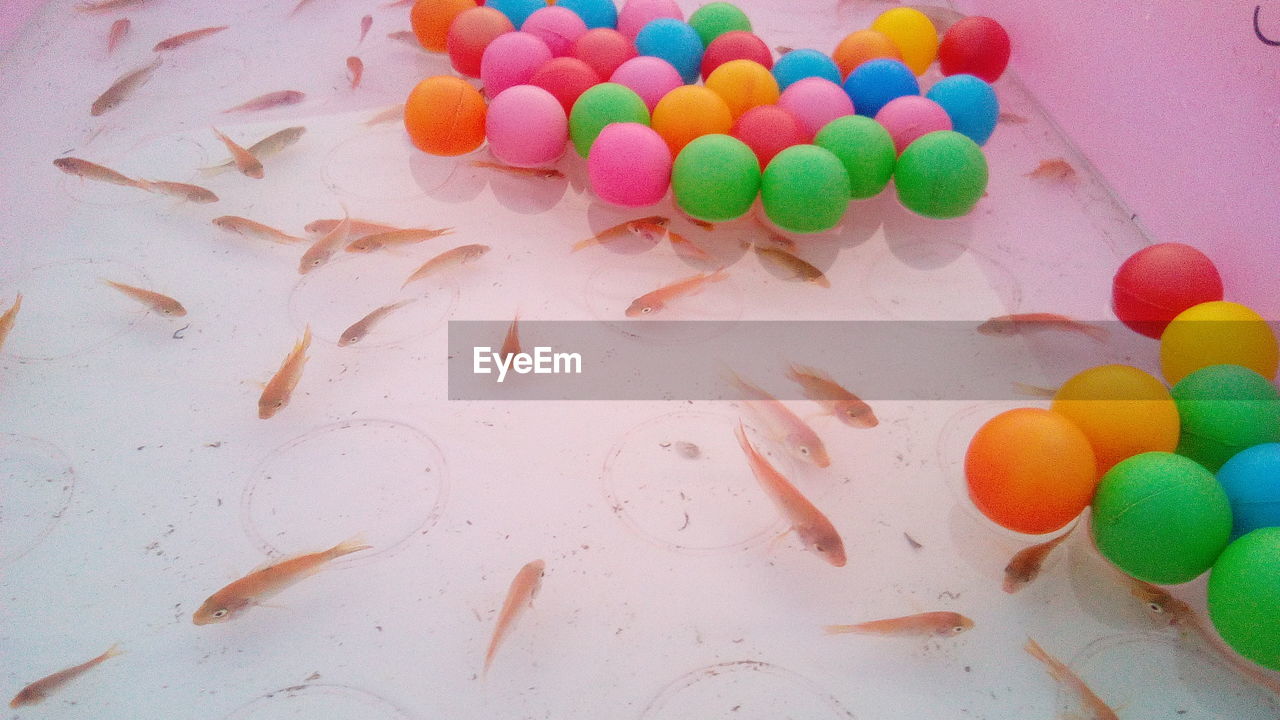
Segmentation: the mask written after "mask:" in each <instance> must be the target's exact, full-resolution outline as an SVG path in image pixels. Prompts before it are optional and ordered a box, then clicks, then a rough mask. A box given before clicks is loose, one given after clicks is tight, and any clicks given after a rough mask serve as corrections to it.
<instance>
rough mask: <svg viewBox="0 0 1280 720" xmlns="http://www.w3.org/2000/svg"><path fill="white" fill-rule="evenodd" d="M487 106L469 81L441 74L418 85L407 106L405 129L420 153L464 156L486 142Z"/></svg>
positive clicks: (405, 110) (405, 107)
mask: <svg viewBox="0 0 1280 720" xmlns="http://www.w3.org/2000/svg"><path fill="white" fill-rule="evenodd" d="M485 112H486V106H485V102H484V98H483V97H482V96H481V95H480V91H479V90H476V89H475V88H473V87H471V85H470V84H468V83H467V81H466V80H463V79H462V78H459V77H454V76H452V75H437V76H436V77H429V78H427V79H426V80H423V81H422V82H420V83H418V84H417V85H416V86H415V87H414V88H413V90H412V91H410V92H409V98H408V100H406V101H405V104H404V127H405V130H407V131H408V133H409V139H410V140H411V141H413V144H414V146H415V147H417V148H418V149H419V150H421V151H423V152H427V153H431V154H432V155H462V154H464V153H469V152H471V151H472V150H475V149H476V148H478V147H480V144H481V143H483V142H484V123H485Z"/></svg>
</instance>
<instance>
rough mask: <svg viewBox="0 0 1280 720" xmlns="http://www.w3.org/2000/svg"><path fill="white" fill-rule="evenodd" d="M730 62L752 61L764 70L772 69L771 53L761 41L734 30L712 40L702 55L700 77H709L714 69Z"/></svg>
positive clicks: (749, 34) (753, 36)
mask: <svg viewBox="0 0 1280 720" xmlns="http://www.w3.org/2000/svg"><path fill="white" fill-rule="evenodd" d="M730 60H754V61H755V62H758V63H760V64H761V65H762V66H764V67H765V68H772V67H773V53H772V52H770V51H769V46H768V45H765V44H764V41H763V40H761V39H760V38H758V37H756V36H755V35H752V34H751V33H749V32H744V31H742V30H734V31H731V32H727V33H725V34H723V35H721V36H720V37H718V38H716V39H715V40H712V41H711V44H710V45H708V46H707V49H706V51H705V52H703V53H702V67H701V72H702V77H703V78H704V79H705V78H707V77H710V76H711V73H713V72H715V71H716V68H718V67H720V66H721V65H723V64H725V63H727V62H729V61H730Z"/></svg>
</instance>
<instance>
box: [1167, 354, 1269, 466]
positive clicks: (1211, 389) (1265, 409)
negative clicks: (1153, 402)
mask: <svg viewBox="0 0 1280 720" xmlns="http://www.w3.org/2000/svg"><path fill="white" fill-rule="evenodd" d="M1172 395H1173V401H1174V402H1175V403H1177V405H1178V415H1179V416H1180V417H1181V418H1182V433H1181V435H1180V436H1179V438H1178V454H1179V455H1186V456H1187V457H1189V458H1191V459H1192V460H1195V461H1196V462H1198V463H1200V464H1201V465H1204V466H1205V467H1207V468H1209V470H1211V471H1213V472H1217V471H1218V468H1220V467H1222V464H1223V463H1225V462H1226V461H1227V460H1229V459H1231V457H1232V456H1233V455H1235V454H1236V453H1238V452H1240V451H1241V450H1244V449H1245V448H1248V447H1253V446H1254V445H1260V444H1262V443H1269V442H1280V392H1277V390H1276V387H1275V385H1272V384H1271V383H1270V382H1269V381H1268V380H1267V379H1266V378H1264V377H1262V376H1261V375H1259V374H1258V373H1256V372H1254V371H1252V370H1250V369H1248V368H1243V367H1240V366H1239V365H1210V366H1209V367H1206V368H1201V369H1199V370H1196V371H1195V372H1193V373H1191V374H1190V375H1187V376H1186V377H1185V378H1183V379H1182V381H1181V382H1179V383H1178V384H1177V385H1174V386H1173V391H1172Z"/></svg>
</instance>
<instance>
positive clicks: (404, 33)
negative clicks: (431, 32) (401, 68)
mask: <svg viewBox="0 0 1280 720" xmlns="http://www.w3.org/2000/svg"><path fill="white" fill-rule="evenodd" d="M387 39H388V40H396V41H398V42H402V43H405V44H406V45H412V46H413V47H414V49H417V50H421V51H422V52H426V51H427V49H426V48H424V47H422V43H421V42H420V41H419V40H418V36H417V35H414V34H413V33H412V32H411V31H409V30H397V31H395V32H389V33H387Z"/></svg>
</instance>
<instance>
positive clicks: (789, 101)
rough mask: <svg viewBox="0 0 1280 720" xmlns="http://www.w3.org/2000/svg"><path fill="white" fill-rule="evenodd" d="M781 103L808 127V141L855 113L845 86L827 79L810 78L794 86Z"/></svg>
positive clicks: (779, 102) (783, 96)
mask: <svg viewBox="0 0 1280 720" xmlns="http://www.w3.org/2000/svg"><path fill="white" fill-rule="evenodd" d="M778 104H779V105H781V106H782V107H784V108H786V109H787V110H789V111H791V114H792V115H795V116H796V119H798V120H799V121H800V126H801V127H802V128H804V132H805V139H804V141H805V142H810V141H811V140H813V136H814V135H817V134H818V131H819V130H821V129H822V128H824V127H826V125H827V123H829V122H831V121H832V120H835V119H836V118H838V117H843V116H845V115H852V114H853V101H852V100H850V99H849V96H848V95H846V94H845V92H844V90H843V89H841V87H840V86H839V85H837V84H835V83H833V82H831V81H830V80H827V79H826V78H820V77H809V78H804V79H803V80H799V81H797V82H795V83H792V84H791V87H789V88H787V89H786V91H785V92H783V93H782V96H781V97H780V98H779V99H778Z"/></svg>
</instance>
